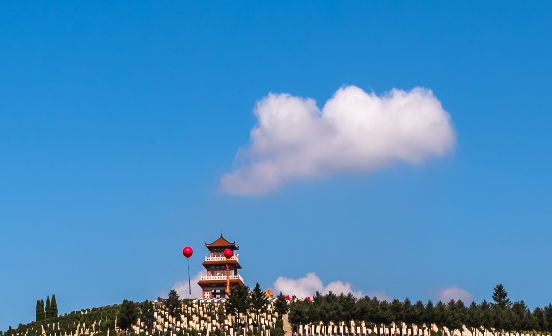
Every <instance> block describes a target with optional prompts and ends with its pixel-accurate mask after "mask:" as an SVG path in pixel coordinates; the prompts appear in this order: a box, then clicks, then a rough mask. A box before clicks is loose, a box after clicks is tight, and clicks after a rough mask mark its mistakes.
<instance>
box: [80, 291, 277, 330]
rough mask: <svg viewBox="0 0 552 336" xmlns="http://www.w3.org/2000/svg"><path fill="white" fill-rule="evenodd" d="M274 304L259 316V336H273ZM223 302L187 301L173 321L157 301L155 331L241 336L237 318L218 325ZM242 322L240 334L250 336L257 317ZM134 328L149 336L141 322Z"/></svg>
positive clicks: (246, 317)
mask: <svg viewBox="0 0 552 336" xmlns="http://www.w3.org/2000/svg"><path fill="white" fill-rule="evenodd" d="M273 301H274V299H269V305H268V307H267V312H266V313H262V314H260V316H259V320H260V330H258V331H257V333H258V335H256V336H270V329H272V328H274V326H275V324H276V320H277V318H278V314H277V313H276V312H274V311H273V310H272V302H273ZM224 303H225V299H202V300H193V301H188V302H187V303H185V304H183V305H182V314H181V317H180V319H173V318H171V317H170V316H169V312H168V310H167V309H166V308H165V307H164V305H163V303H160V302H157V301H154V307H155V313H154V317H155V322H154V325H153V329H154V330H158V331H160V332H166V331H171V334H173V333H174V334H180V333H181V332H182V333H184V334H186V333H188V332H189V331H190V330H197V331H198V332H200V333H202V334H205V335H207V336H213V333H214V331H215V330H218V331H219V332H220V331H223V332H224V334H225V335H230V336H235V335H238V333H237V332H236V331H237V330H238V328H237V325H236V323H237V321H236V318H235V316H229V315H226V312H225V313H224V322H222V323H219V317H218V316H217V311H218V308H219V305H224ZM240 322H241V323H242V324H243V323H245V327H244V328H241V332H240V335H248V332H249V334H251V333H252V332H253V330H254V329H256V328H257V322H256V316H255V315H254V314H252V313H250V312H248V313H247V314H245V315H242V314H240ZM172 326H175V328H174V330H172ZM132 329H133V331H134V333H136V334H147V328H146V326H145V325H144V323H143V322H142V321H140V320H138V322H137V324H136V325H134V326H133V327H132ZM90 336H93V334H90Z"/></svg>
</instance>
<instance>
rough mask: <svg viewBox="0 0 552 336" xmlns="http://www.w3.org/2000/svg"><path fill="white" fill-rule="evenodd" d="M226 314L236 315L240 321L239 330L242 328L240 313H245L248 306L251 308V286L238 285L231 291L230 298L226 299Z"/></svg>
mask: <svg viewBox="0 0 552 336" xmlns="http://www.w3.org/2000/svg"><path fill="white" fill-rule="evenodd" d="M225 308H226V314H228V315H234V316H235V317H236V321H237V322H238V332H239V331H240V330H241V329H240V327H239V326H240V324H241V323H240V322H241V321H240V314H245V313H246V312H247V308H249V287H247V286H243V285H240V286H236V287H234V288H233V289H232V290H231V292H230V296H229V297H228V300H226V307H225Z"/></svg>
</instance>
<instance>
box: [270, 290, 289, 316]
mask: <svg viewBox="0 0 552 336" xmlns="http://www.w3.org/2000/svg"><path fill="white" fill-rule="evenodd" d="M274 310H276V312H277V313H278V319H280V320H281V319H282V318H283V317H284V315H286V314H287V313H288V312H289V305H288V302H287V300H286V296H285V295H284V293H280V294H278V296H276V302H274Z"/></svg>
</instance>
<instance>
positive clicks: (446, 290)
mask: <svg viewBox="0 0 552 336" xmlns="http://www.w3.org/2000/svg"><path fill="white" fill-rule="evenodd" d="M450 299H454V300H462V301H463V302H464V303H471V302H472V301H473V294H472V293H470V292H468V291H467V290H465V289H462V288H458V287H456V286H450V287H443V288H441V289H440V290H439V300H441V301H443V302H444V303H447V302H448V301H450Z"/></svg>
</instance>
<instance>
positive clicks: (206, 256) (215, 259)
mask: <svg viewBox="0 0 552 336" xmlns="http://www.w3.org/2000/svg"><path fill="white" fill-rule="evenodd" d="M238 255H239V254H234V255H233V256H231V257H230V260H235V261H238ZM205 261H226V257H211V256H210V255H209V254H206V255H205Z"/></svg>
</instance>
